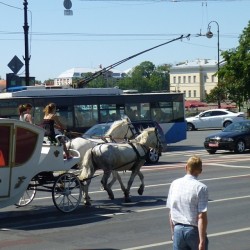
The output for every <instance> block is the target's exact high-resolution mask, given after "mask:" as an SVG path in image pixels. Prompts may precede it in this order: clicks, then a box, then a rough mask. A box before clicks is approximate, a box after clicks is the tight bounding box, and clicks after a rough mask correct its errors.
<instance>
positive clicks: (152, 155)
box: [146, 148, 160, 164]
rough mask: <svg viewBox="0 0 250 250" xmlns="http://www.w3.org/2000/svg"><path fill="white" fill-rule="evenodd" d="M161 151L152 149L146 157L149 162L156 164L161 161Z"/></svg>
mask: <svg viewBox="0 0 250 250" xmlns="http://www.w3.org/2000/svg"><path fill="white" fill-rule="evenodd" d="M159 158H160V156H159V153H158V151H157V150H155V149H153V148H152V149H150V150H149V152H148V154H147V157H146V162H147V163H151V164H155V163H157V162H158V161H159Z"/></svg>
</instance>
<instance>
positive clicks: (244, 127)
mask: <svg viewBox="0 0 250 250" xmlns="http://www.w3.org/2000/svg"><path fill="white" fill-rule="evenodd" d="M223 131H224V132H236V131H237V132H250V121H249V122H234V123H232V124H230V125H229V126H227V127H226V128H225V129H223Z"/></svg>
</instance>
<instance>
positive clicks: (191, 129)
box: [187, 123, 194, 131]
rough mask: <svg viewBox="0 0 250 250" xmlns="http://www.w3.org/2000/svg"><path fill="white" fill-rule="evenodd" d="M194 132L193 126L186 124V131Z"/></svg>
mask: <svg viewBox="0 0 250 250" xmlns="http://www.w3.org/2000/svg"><path fill="white" fill-rule="evenodd" d="M193 130H194V125H193V124H192V123H188V124H187V131H193Z"/></svg>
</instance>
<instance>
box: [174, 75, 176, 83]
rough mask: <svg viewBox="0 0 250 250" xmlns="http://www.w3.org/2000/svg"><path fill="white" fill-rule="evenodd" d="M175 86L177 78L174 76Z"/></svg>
mask: <svg viewBox="0 0 250 250" xmlns="http://www.w3.org/2000/svg"><path fill="white" fill-rule="evenodd" d="M174 84H176V77H175V76H174Z"/></svg>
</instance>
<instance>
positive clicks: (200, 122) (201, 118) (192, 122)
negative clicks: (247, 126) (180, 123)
mask: <svg viewBox="0 0 250 250" xmlns="http://www.w3.org/2000/svg"><path fill="white" fill-rule="evenodd" d="M244 119H245V115H244V113H243V112H233V111H230V110H227V109H210V110H206V111H204V112H201V113H200V114H199V115H196V116H193V117H187V118H186V122H187V130H188V131H191V130H196V129H201V128H223V127H224V128H225V127H227V126H228V125H230V124H231V123H232V122H235V121H241V120H244Z"/></svg>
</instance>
